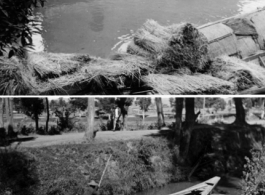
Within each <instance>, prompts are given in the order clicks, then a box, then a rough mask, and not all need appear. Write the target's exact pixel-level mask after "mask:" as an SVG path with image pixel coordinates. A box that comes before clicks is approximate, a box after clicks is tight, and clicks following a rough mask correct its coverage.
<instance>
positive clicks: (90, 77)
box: [0, 53, 152, 95]
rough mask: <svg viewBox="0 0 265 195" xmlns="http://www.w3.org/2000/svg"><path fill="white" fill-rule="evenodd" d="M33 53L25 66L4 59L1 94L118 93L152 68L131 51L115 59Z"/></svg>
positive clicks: (0, 80) (0, 79)
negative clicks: (132, 54) (121, 88)
mask: <svg viewBox="0 0 265 195" xmlns="http://www.w3.org/2000/svg"><path fill="white" fill-rule="evenodd" d="M31 55H32V56H31V57H29V58H30V60H29V63H28V64H27V67H26V68H23V67H24V66H23V65H22V64H16V63H14V62H13V61H12V60H11V59H7V58H3V59H2V62H3V63H2V64H1V63H0V73H1V76H0V92H1V94H16V95H20V94H22V95H23V94H51V95H56V94H78V93H84V94H119V93H120V92H119V88H120V87H124V86H125V85H129V84H130V83H137V82H139V81H140V79H141V77H142V75H145V74H147V73H148V72H151V71H152V67H151V62H150V61H148V60H146V59H145V58H142V57H139V56H131V55H129V54H123V55H118V54H117V55H116V56H115V59H114V60H106V59H100V58H93V57H88V56H87V55H80V54H69V55H68V54H67V55H60V54H47V53H38V54H31ZM50 56H52V58H50ZM62 56H64V57H65V58H63V57H62ZM34 58H36V59H37V60H34V61H32V59H34ZM38 59H40V60H38ZM51 59H52V60H51ZM40 64H41V65H40ZM63 66H64V67H63ZM47 67H48V68H47ZM60 67H63V68H60ZM11 78H12V79H11ZM128 83H129V84H128ZM11 89H12V91H11ZM14 89H16V90H14Z"/></svg>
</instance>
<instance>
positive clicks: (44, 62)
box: [28, 52, 91, 79]
mask: <svg viewBox="0 0 265 195" xmlns="http://www.w3.org/2000/svg"><path fill="white" fill-rule="evenodd" d="M90 60H91V58H90V56H89V55H80V54H63V53H44V52H43V53H32V54H31V55H29V58H28V66H29V67H31V68H32V69H33V70H34V73H36V74H37V75H38V77H40V78H41V79H45V78H54V77H58V76H59V75H64V74H68V73H71V72H74V71H76V70H77V69H78V68H79V67H80V66H82V65H83V64H84V63H88V62H89V61H90Z"/></svg>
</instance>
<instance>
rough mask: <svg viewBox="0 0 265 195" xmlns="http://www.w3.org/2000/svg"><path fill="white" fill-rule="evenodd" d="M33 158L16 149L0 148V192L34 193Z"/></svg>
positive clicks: (36, 179) (30, 194) (35, 181)
mask: <svg viewBox="0 0 265 195" xmlns="http://www.w3.org/2000/svg"><path fill="white" fill-rule="evenodd" d="M35 168H36V164H35V159H34V158H33V157H31V156H29V155H26V154H25V153H22V152H20V151H18V150H17V149H11V147H10V148H5V149H1V150H0V170H1V172H0V194H8V193H9V194H12V195H13V194H20V195H34V193H33V191H34V189H31V187H32V186H33V185H36V184H38V177H37V173H36V169H35Z"/></svg>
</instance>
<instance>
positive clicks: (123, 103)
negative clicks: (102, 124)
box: [115, 98, 134, 131]
mask: <svg viewBox="0 0 265 195" xmlns="http://www.w3.org/2000/svg"><path fill="white" fill-rule="evenodd" d="M133 99H134V98H117V99H116V101H115V103H116V105H117V106H118V107H119V108H120V110H121V116H122V130H123V131H124V130H126V129H127V120H126V119H127V118H126V116H127V115H128V109H129V106H131V105H132V103H133ZM119 118H120V117H119Z"/></svg>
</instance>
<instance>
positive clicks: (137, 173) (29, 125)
mask: <svg viewBox="0 0 265 195" xmlns="http://www.w3.org/2000/svg"><path fill="white" fill-rule="evenodd" d="M264 103H265V97H255V98H247V97H212V98H211V97H128V98H127V97H117V98H112V97H105V98H104V97H103V98H94V97H87V98H76V97H75V98H71V97H43V98H0V194H1V195H119V194H120V195H132V194H134V195H184V194H194V195H208V194H219V195H220V194H231V195H240V194H244V195H252V194H253V195H254V194H264V191H265V179H264V178H265V148H264V147H263V144H264V138H265V120H264V109H265V108H264Z"/></svg>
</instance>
